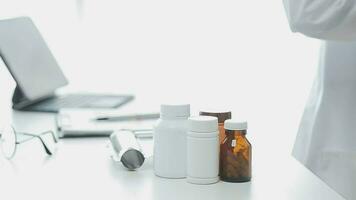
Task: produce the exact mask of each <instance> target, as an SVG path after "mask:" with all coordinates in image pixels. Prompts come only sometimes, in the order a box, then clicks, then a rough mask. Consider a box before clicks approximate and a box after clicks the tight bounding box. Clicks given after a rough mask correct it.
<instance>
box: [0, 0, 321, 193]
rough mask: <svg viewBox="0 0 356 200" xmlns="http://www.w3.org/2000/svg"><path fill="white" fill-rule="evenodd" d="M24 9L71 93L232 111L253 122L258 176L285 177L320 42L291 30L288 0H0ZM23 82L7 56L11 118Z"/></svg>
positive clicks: (3, 75) (4, 6)
mask: <svg viewBox="0 0 356 200" xmlns="http://www.w3.org/2000/svg"><path fill="white" fill-rule="evenodd" d="M23 15H26V16H31V17H32V18H33V20H34V22H35V24H36V25H37V26H38V28H39V29H40V32H41V33H42V34H43V36H44V38H45V39H46V41H47V43H48V44H49V46H50V48H51V50H52V52H53V53H54V55H55V57H56V58H57V60H58V62H59V64H60V66H61V68H62V69H63V70H64V72H65V75H66V76H67V77H68V79H69V81H70V83H71V84H70V86H69V87H68V88H67V89H68V90H90V91H102V92H103V91H107V92H116V93H133V94H135V95H137V98H138V99H141V100H144V101H147V102H150V103H152V104H153V105H159V104H160V103H162V102H167V101H176V102H177V101H184V102H189V103H191V104H192V108H193V109H192V110H193V114H196V110H199V109H200V108H206V107H209V108H227V109H231V110H232V111H233V116H234V117H242V116H243V117H244V118H246V119H248V121H249V131H248V133H249V135H248V137H249V138H250V140H251V143H252V145H253V148H254V165H255V166H256V165H259V168H257V169H258V170H259V171H258V172H257V173H255V177H256V176H257V177H256V178H258V176H260V177H263V176H265V177H267V178H265V179H264V180H268V177H270V176H271V177H274V176H276V177H278V170H279V168H278V170H277V168H276V166H279V167H281V166H283V165H284V164H285V162H284V161H285V160H287V159H290V156H291V155H290V154H291V150H292V147H293V142H294V139H295V136H296V133H297V130H298V123H299V120H300V118H301V115H302V113H303V107H304V104H305V102H306V100H307V97H308V93H309V90H310V88H311V85H312V81H313V77H314V74H315V72H316V67H317V62H318V50H319V43H320V42H319V41H318V40H314V39H309V38H306V37H304V36H302V35H299V34H293V33H291V32H290V30H289V27H288V23H287V20H286V16H285V13H284V10H283V4H282V1H261V0H259V1H257V0H250V1H227V0H214V1H213V0H180V1H168V0H151V1H147V0H125V1H123V0H116V1H115V0H113V1H104V0H102V1H99V0H98V1H94V0H92V1H90V0H87V1H85V0H76V1H75V0H61V1H60V0H58V1H48V0H47V1H46V0H43V1H34V0H33V1H28V0H27V1H26V0H23V1H18V0H8V1H7V0H0V18H8V17H15V16H23ZM14 86H15V84H14V82H13V80H12V79H11V77H10V75H9V73H8V72H7V70H6V68H5V66H4V65H3V64H2V63H0V92H1V95H2V97H1V98H0V114H1V115H3V116H2V117H3V119H5V118H7V116H6V113H7V112H6V111H5V110H9V107H8V106H9V102H8V99H9V97H10V96H11V94H12V90H13V89H14ZM156 109H157V110H158V106H157V107H156ZM266 152H270V153H269V154H268V156H265V155H266ZM259 155H261V156H259ZM262 155H263V156H262ZM271 163H272V164H271ZM287 166H288V165H287ZM287 166H286V170H287V172H285V173H289V172H290V173H293V170H294V169H293V168H290V167H287ZM282 168H283V167H282ZM271 171H272V172H273V173H276V174H269V172H271ZM259 183H261V184H262V187H263V185H264V184H268V181H267V182H263V183H262V182H259Z"/></svg>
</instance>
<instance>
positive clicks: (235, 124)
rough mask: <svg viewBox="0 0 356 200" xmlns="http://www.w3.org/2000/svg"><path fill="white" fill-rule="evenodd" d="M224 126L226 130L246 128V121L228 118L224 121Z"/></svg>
mask: <svg viewBox="0 0 356 200" xmlns="http://www.w3.org/2000/svg"><path fill="white" fill-rule="evenodd" d="M224 128H225V129H227V130H238V131H241V130H247V121H241V120H234V119H228V120H226V121H225V124H224Z"/></svg>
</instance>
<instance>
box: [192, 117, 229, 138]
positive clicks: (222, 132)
mask: <svg viewBox="0 0 356 200" xmlns="http://www.w3.org/2000/svg"><path fill="white" fill-rule="evenodd" d="M199 115H201V116H212V117H217V118H218V123H219V124H218V125H219V144H221V143H222V142H223V139H224V138H225V129H224V122H225V120H227V119H231V112H230V111H217V110H216V111H213V110H209V111H207V110H203V111H200V112H199Z"/></svg>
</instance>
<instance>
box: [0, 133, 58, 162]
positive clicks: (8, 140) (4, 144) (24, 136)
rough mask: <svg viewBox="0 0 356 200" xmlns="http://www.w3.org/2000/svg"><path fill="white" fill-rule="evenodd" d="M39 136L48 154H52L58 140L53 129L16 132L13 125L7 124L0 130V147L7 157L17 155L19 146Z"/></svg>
mask: <svg viewBox="0 0 356 200" xmlns="http://www.w3.org/2000/svg"><path fill="white" fill-rule="evenodd" d="M33 138H37V139H38V140H39V141H40V142H41V144H42V146H43V148H44V149H45V151H46V153H47V154H48V155H52V154H53V153H54V150H55V146H54V144H55V143H57V142H58V140H57V137H56V136H55V134H54V132H53V131H45V132H42V133H40V134H32V133H24V132H16V131H15V129H14V128H13V127H12V126H5V127H4V128H3V129H2V131H1V132H0V148H1V151H2V154H3V155H4V157H6V158H7V159H11V158H13V157H14V156H15V153H16V149H17V146H18V145H19V144H22V143H24V142H27V141H30V140H31V139H33Z"/></svg>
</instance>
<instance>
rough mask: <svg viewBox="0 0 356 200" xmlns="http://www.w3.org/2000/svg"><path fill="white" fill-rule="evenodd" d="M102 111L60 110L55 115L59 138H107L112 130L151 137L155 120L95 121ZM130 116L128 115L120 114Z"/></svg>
mask: <svg viewBox="0 0 356 200" xmlns="http://www.w3.org/2000/svg"><path fill="white" fill-rule="evenodd" d="M103 114H104V113H103V112H102V111H100V112H99V111H95V110H89V109H61V110H60V111H59V113H58V115H57V119H56V121H57V127H58V130H59V137H80V136H108V135H110V134H111V133H112V132H113V131H114V130H119V129H130V130H133V131H135V132H136V133H138V134H141V136H143V135H152V128H153V124H154V123H155V121H156V120H132V121H96V120H94V118H95V117H97V116H101V115H103ZM121 114H130V113H121Z"/></svg>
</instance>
